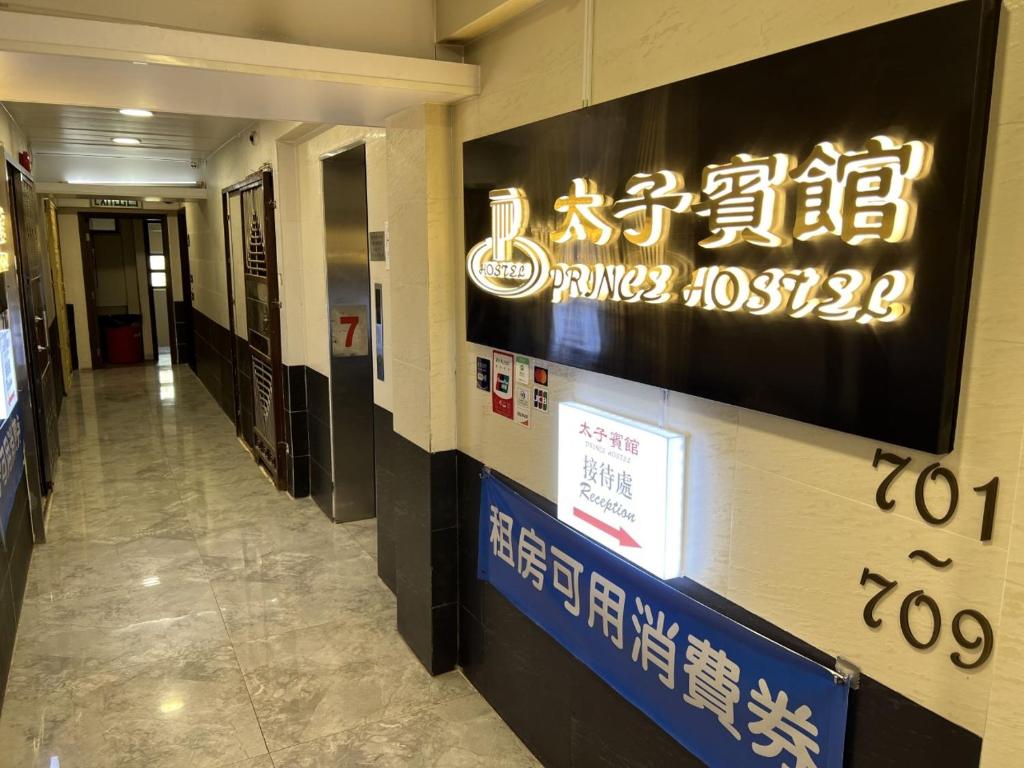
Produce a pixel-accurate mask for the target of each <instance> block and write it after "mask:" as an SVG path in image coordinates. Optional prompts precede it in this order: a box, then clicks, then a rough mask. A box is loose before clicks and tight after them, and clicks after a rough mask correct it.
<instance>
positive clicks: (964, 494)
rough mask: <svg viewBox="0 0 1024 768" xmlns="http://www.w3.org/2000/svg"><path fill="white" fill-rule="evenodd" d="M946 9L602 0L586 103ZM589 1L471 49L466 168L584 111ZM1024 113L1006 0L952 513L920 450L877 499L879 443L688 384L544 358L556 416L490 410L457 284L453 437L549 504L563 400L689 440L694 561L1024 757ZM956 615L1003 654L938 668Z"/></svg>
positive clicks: (739, 0)
mask: <svg viewBox="0 0 1024 768" xmlns="http://www.w3.org/2000/svg"><path fill="white" fill-rule="evenodd" d="M943 4H945V3H942V2H934V1H930V0H865V1H864V2H860V3H848V2H845V1H844V0H815V1H813V2H812V0H806V1H805V2H793V0H736V1H735V2H729V3H711V2H687V3H680V2H678V1H677V0H646V1H645V2H644V3H623V2H618V0H597V2H596V10H595V19H594V26H595V40H594V67H593V70H594V78H593V97H594V100H595V101H600V100H606V99H611V98H616V97H618V96H621V95H624V94H627V93H632V92H635V91H639V90H642V89H644V88H649V87H652V86H655V85H659V84H663V83H667V82H672V81H675V80H679V79H683V78H686V77H689V76H692V75H696V74H700V73H702V72H706V71H710V70H713V69H717V68H720V67H724V66H728V65H730V64H734V63H736V62H740V61H745V60H749V59H752V58H756V57H758V56H763V55H767V54H770V53H773V52H776V51H780V50H784V49H786V48H790V47H793V46H796V45H800V44H803V43H808V42H812V41H814V40H819V39H822V38H825V37H829V36H832V35H835V34H840V33H842V32H846V31H850V30H853V29H858V28H861V27H864V26H869V25H871V24H876V23H880V22H883V21H886V20H889V19H892V18H896V17H899V16H903V15H906V14H909V13H914V12H917V11H921V10H926V9H928V8H932V7H937V6H940V5H943ZM583 12H584V3H583V2H582V1H581V0H551V1H550V2H547V3H544V4H542V5H541V6H539V7H538V8H536V9H535V10H533V11H530V12H528V13H526V14H524V15H523V16H521V17H519V18H517V19H516V20H514V21H513V22H511V23H510V24H508V25H507V26H505V27H502V28H500V29H498V30H497V31H495V32H494V33H492V34H490V35H488V36H487V37H485V38H483V39H482V40H481V41H479V42H477V43H475V44H473V45H471V46H470V47H469V48H468V50H467V60H468V61H470V62H471V63H475V64H480V65H481V74H482V78H483V89H482V93H481V95H480V96H479V97H477V98H475V99H471V100H467V101H464V102H462V103H460V104H458V105H457V106H456V107H455V109H454V115H455V119H454V129H455V134H454V135H455V150H456V151H455V159H456V166H457V176H456V178H457V179H461V143H462V142H463V141H465V140H468V139H472V138H474V137H477V136H482V135H486V134H489V133H493V132H495V131H499V130H503V129H506V128H509V127H513V126H516V125H521V124H524V123H528V122H532V121H534V120H538V119H541V118H544V117H548V116H551V115H554V114H558V113H561V112H566V111H569V110H572V109H576V108H578V107H579V106H581V99H582V95H583V83H582V52H583V39H582V30H583V27H584V24H583ZM1022 125H1024V3H1022V2H1021V0H1011V1H1009V2H1006V3H1005V4H1004V13H1003V19H1002V25H1001V41H1000V57H999V72H998V73H997V76H996V94H995V101H994V107H993V116H992V126H991V136H990V141H989V158H988V164H987V169H986V177H985V186H984V199H983V210H982V216H981V224H980V237H979V246H978V259H977V268H976V279H975V286H974V296H973V302H972V309H971V316H970V326H969V340H968V346H967V351H966V358H965V374H964V379H963V392H962V397H961V409H960V416H959V421H958V427H957V440H956V448H955V450H954V451H953V453H952V454H951V455H949V456H948V457H945V458H943V464H944V465H945V466H948V467H950V468H951V469H953V470H954V471H955V472H956V474H957V476H958V478H959V480H960V486H961V494H960V509H959V512H958V513H957V515H956V516H955V517H954V519H953V521H952V522H951V523H950V524H949V525H947V526H945V527H942V528H934V527H931V526H928V525H926V524H925V523H924V522H923V521H922V520H921V519H920V517H919V516H918V515H917V512H916V510H915V507H914V504H913V492H914V483H915V478H916V474H917V471H919V470H920V469H923V468H924V466H925V465H926V464H928V463H930V462H931V461H933V460H934V458H933V457H929V456H927V455H925V454H920V453H917V452H913V451H906V450H904V449H902V448H898V447H894V446H884V447H885V448H886V449H888V450H893V451H894V452H896V453H898V454H903V455H911V456H913V463H912V468H913V469H912V470H911V471H908V472H907V473H905V474H904V476H902V477H901V479H900V480H899V481H898V482H897V483H896V485H895V486H894V489H893V492H892V496H893V498H895V499H896V501H897V504H896V507H895V509H894V510H893V511H892V512H883V511H881V510H879V509H878V508H877V506H876V505H875V503H874V494H875V489H876V487H877V485H878V483H879V482H880V480H881V479H882V477H883V470H875V469H873V468H872V466H871V459H872V456H873V454H874V451H875V448H876V447H878V443H876V442H875V441H871V440H866V439H863V438H859V437H854V436H850V435H845V434H841V433H837V432H832V431H829V430H825V429H822V428H818V427H814V426H809V425H806V424H802V423H798V422H794V421H788V420H785V419H781V418H778V417H774V416H768V415H765V414H761V413H756V412H752V411H747V410H743V409H740V408H736V407H733V406H728V405H723V404H719V403H714V402H709V401H705V400H701V399H699V398H694V397H690V396H687V395H683V394H679V393H667V392H664V391H662V390H659V389H655V388H652V387H647V386H643V385H639V384H633V383H629V382H625V381H619V380H615V379H611V378H609V377H606V376H602V375H599V374H592V373H588V372H584V371H579V370H573V369H568V368H565V367H563V366H557V365H552V366H550V368H551V379H552V385H551V392H550V396H551V401H552V402H551V408H552V412H551V414H550V415H543V414H538V413H537V412H536V411H535V412H534V418H533V424H532V425H531V427H530V428H528V429H527V428H523V427H521V426H519V425H517V424H515V423H513V422H512V421H509V420H507V419H503V418H500V417H497V416H495V415H492V414H491V413H490V396H489V394H487V393H485V392H482V391H479V390H477V389H476V388H475V358H476V356H477V355H489V354H490V350H489V349H484V348H481V347H477V346H475V345H472V344H469V343H466V342H464V341H461V340H462V339H465V296H464V291H463V289H462V288H461V285H462V283H461V282H460V281H459V280H456V281H455V283H454V284H455V285H456V287H457V288H456V306H455V320H456V323H457V327H458V334H459V335H458V339H459V340H460V341H459V343H458V347H457V361H458V373H457V390H458V446H459V448H460V449H462V450H463V451H465V452H467V453H469V454H470V455H472V456H474V457H476V458H478V459H480V460H481V461H483V462H485V463H486V464H489V465H491V466H493V467H495V468H497V469H498V470H500V471H502V472H503V473H505V474H507V475H509V476H511V477H512V478H513V479H515V480H517V481H519V482H521V483H524V484H525V485H527V486H529V487H531V488H533V489H534V490H536V491H538V492H540V493H543V494H544V495H546V496H548V497H549V498H553V497H554V496H555V477H556V469H557V468H556V466H555V464H556V454H555V421H556V416H555V409H556V406H557V403H558V401H560V400H565V399H573V400H580V401H583V402H587V403H592V404H594V405H597V406H601V407H606V408H609V409H611V410H614V411H616V412H618V413H623V414H625V415H629V416H634V417H637V418H641V419H644V420H646V421H650V422H653V423H658V424H664V425H667V426H669V427H671V428H673V429H677V430H679V431H682V432H685V433H686V434H688V435H689V452H688V453H689V456H688V465H687V498H686V504H687V522H686V525H687V537H686V552H685V560H684V562H685V568H686V572H687V575H689V576H690V577H692V578H694V579H695V580H697V581H699V582H701V583H703V584H705V585H707V586H708V587H710V588H712V589H714V590H715V591H717V592H719V593H721V594H723V595H724V596H726V597H727V598H729V599H730V600H733V601H735V602H737V603H739V604H740V605H742V606H744V607H745V608H747V609H749V610H751V611H753V612H755V613H757V614H759V615H761V616H763V617H764V618H766V619H768V620H770V621H772V622H774V623H775V624H778V625H779V626H781V627H783V628H784V629H786V630H788V631H790V632H792V633H794V634H796V635H798V636H800V637H802V638H803V639H805V640H807V641H809V642H811V643H813V644H815V645H817V646H819V647H821V648H823V649H826V650H827V651H829V652H832V653H835V654H841V655H843V656H845V657H848V658H850V659H851V660H853V661H854V662H855V663H858V664H859V665H861V667H862V668H863V670H864V672H865V673H866V674H868V675H870V676H872V677H874V678H876V679H878V680H880V681H881V682H882V683H884V684H886V685H889V686H891V687H893V688H895V689H896V690H898V691H900V692H901V693H903V694H904V695H906V696H908V697H910V698H911V699H913V700H915V701H917V702H919V703H920V704H922V705H924V706H927V707H928V708H930V709H932V710H934V711H936V712H938V713H940V714H942V715H944V716H945V717H947V718H949V719H950V720H952V721H954V722H956V723H958V724H960V725H962V726H964V727H966V728H968V729H970V730H971V731H973V732H975V733H977V734H980V735H983V736H984V737H985V740H986V742H985V765H988V766H1006V765H1012V764H1015V761H1019V755H1020V754H1021V752H1024V733H1022V732H1021V731H1020V728H1019V722H1017V725H1016V727H1014V723H1015V720H1014V717H1015V716H1016V717H1018V718H1019V714H1015V713H1019V711H1020V707H1019V701H1020V700H1021V699H1022V698H1024V661H1022V660H1021V659H1022V658H1024V655H1022V653H1021V651H1024V512H1021V513H1018V514H1015V513H1017V510H1018V509H1019V503H1018V501H1017V499H1016V498H1015V497H1020V494H1021V493H1022V492H1021V491H1019V490H1018V488H1019V485H1020V483H1019V479H1020V477H1021V449H1022V439H1024V394H1022V387H1021V382H1022V381H1024V311H1022V310H1021V307H1022V306H1024V304H1022V303H1021V301H1020V300H1019V298H1018V297H1017V292H1018V291H1019V290H1020V289H1021V287H1022V286H1024V266H1022V264H1024V259H1022V258H1021V254H1022V253H1024V216H1021V211H1024V191H1022V190H1024V128H1022ZM456 188H458V187H456ZM454 204H455V207H456V211H457V215H456V221H457V222H459V223H460V224H459V226H458V227H456V229H455V233H454V234H455V241H456V247H455V249H454V253H453V257H452V259H453V262H452V263H453V265H454V268H455V269H456V270H458V271H460V272H461V270H462V268H463V266H462V259H463V256H462V254H464V253H465V243H463V242H462V240H463V237H462V231H461V221H462V215H461V214H462V212H461V200H460V199H459V197H458V196H456V198H455V200H454ZM513 351H514V350H513ZM996 475H998V476H999V478H1000V496H999V504H998V509H997V515H996V524H995V531H994V537H993V541H992V542H991V543H989V544H982V543H980V542H979V541H978V530H979V527H980V515H981V497H980V495H979V494H976V493H975V492H974V491H972V490H971V489H972V487H974V486H977V485H980V484H982V483H984V482H986V481H987V480H989V479H990V478H991V477H993V476H996ZM931 493H932V492H931V491H929V495H930V496H931ZM936 503H938V502H936ZM1015 518H1016V519H1017V522H1016V523H1014V520H1015ZM916 548H924V549H929V550H930V551H932V552H935V553H941V555H942V556H949V557H952V558H953V560H954V563H955V564H954V567H953V568H952V569H950V570H949V571H946V572H941V573H940V572H938V571H934V570H933V569H931V568H929V567H927V566H925V565H923V564H921V563H920V562H912V561H910V560H909V559H908V557H907V555H908V553H909V551H910V550H911V549H916ZM1008 549H1009V550H1010V551H1011V552H1012V557H1010V558H1009V559H1008V558H1007V552H1008ZM865 566H867V567H870V568H872V569H873V570H875V571H877V572H879V573H882V574H884V575H885V576H887V577H888V578H890V579H898V580H899V582H900V588H899V589H898V590H897V593H898V595H899V596H898V597H895V598H891V599H890V600H889V601H888V602H886V603H883V604H882V607H881V608H880V614H881V615H882V617H883V619H884V620H885V623H884V624H883V626H882V627H881V628H880V629H878V630H871V629H869V628H868V627H867V626H866V625H865V624H864V622H863V619H862V617H861V611H862V610H863V607H864V603H865V602H866V600H867V599H868V597H870V596H871V595H872V594H873V593H874V590H873V589H872V590H868V589H865V588H863V587H861V586H860V584H859V578H860V575H861V571H862V569H863V568H864V567H865ZM904 587H906V588H904ZM917 588H922V589H925V590H926V591H927V593H928V594H930V595H931V596H932V597H934V598H935V599H936V601H937V602H938V603H939V605H940V606H941V608H942V610H943V615H944V623H945V628H944V632H943V634H942V637H941V639H940V641H939V643H938V645H937V646H936V647H935V648H933V649H932V650H931V651H929V652H920V651H916V650H914V649H913V648H911V647H910V646H909V645H908V644H907V643H906V642H905V641H904V640H903V638H902V636H901V634H900V632H899V627H898V607H899V601H900V600H902V597H903V596H904V595H905V594H906V593H907V592H909V591H911V590H913V589H917ZM967 607H972V608H976V609H978V610H980V611H982V612H983V613H985V614H986V615H987V616H988V617H989V618H990V619H991V620H992V622H993V624H994V625H996V649H997V650H996V654H995V657H994V658H993V659H992V660H990V661H989V663H988V664H986V665H985V666H984V667H983V668H981V669H980V670H978V671H975V672H965V671H961V670H958V669H956V668H955V667H954V666H953V665H952V664H951V663H950V660H949V654H950V653H951V652H952V651H954V650H957V647H956V646H955V644H954V643H953V640H952V634H951V632H950V631H949V626H948V625H949V619H951V618H952V616H953V614H954V613H955V612H956V611H958V610H960V609H962V608H967ZM990 694H991V705H990ZM1011 756H1015V757H1013V759H1011Z"/></svg>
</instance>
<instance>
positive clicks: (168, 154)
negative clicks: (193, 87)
mask: <svg viewBox="0 0 1024 768" xmlns="http://www.w3.org/2000/svg"><path fill="white" fill-rule="evenodd" d="M6 106H7V109H8V111H9V112H10V113H11V115H12V116H13V117H14V119H15V121H16V122H17V123H18V125H19V126H21V129H22V130H23V131H24V132H25V133H26V134H27V135H28V136H29V138H30V139H31V142H32V151H33V154H34V155H36V157H39V156H40V155H52V154H64V155H92V156H101V157H121V158H132V159H137V158H151V159H156V160H193V159H196V160H203V159H205V158H206V157H207V156H208V155H209V154H210V153H211V152H213V151H214V150H215V149H217V148H218V147H220V146H221V145H222V144H224V143H225V142H226V141H228V140H229V139H231V138H232V137H233V136H235V135H236V134H238V133H239V132H241V131H242V130H243V129H245V128H246V127H248V126H249V125H250V124H251V122H252V121H251V120H248V119H245V118H237V117H206V116H201V115H172V114H166V113H156V114H154V116H153V117H125V116H124V115H121V114H120V113H119V112H118V111H117V110H116V109H113V108H111V109H104V108H98V107H72V106H63V105H55V104H26V103H24V102H11V101H9V102H6ZM115 136H129V137H133V138H137V139H139V140H140V141H141V142H142V143H141V144H140V145H138V146H118V145H117V144H114V143H113V142H112V141H111V140H112V139H113V138H114V137H115Z"/></svg>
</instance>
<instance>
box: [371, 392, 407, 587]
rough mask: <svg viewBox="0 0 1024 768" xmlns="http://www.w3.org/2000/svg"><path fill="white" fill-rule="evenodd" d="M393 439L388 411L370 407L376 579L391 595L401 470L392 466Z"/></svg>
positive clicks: (395, 442) (394, 455) (392, 427)
mask: <svg viewBox="0 0 1024 768" xmlns="http://www.w3.org/2000/svg"><path fill="white" fill-rule="evenodd" d="M397 438H398V435H396V434H395V430H394V416H393V415H392V413H391V411H389V410H387V409H385V408H381V407H380V406H379V405H374V407H373V463H374V477H375V482H376V484H377V575H378V576H380V578H381V581H383V582H384V583H385V584H387V585H388V589H390V590H391V591H392V592H394V591H395V590H396V589H397V587H396V585H395V575H396V574H395V490H396V485H397V482H398V478H400V477H401V476H402V472H401V469H400V468H399V467H398V466H397V465H396V463H395V457H396V455H397Z"/></svg>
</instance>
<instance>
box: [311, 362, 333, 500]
mask: <svg viewBox="0 0 1024 768" xmlns="http://www.w3.org/2000/svg"><path fill="white" fill-rule="evenodd" d="M330 392H331V385H330V382H329V381H328V380H327V377H326V376H324V375H323V374H322V373H320V372H319V371H315V370H313V369H312V368H308V367H307V368H306V413H307V419H306V427H307V435H308V438H309V494H310V496H312V497H313V500H314V501H315V502H316V504H317V506H318V507H320V509H321V510H323V513H324V514H325V515H327V516H328V517H331V504H332V495H333V492H334V483H333V480H332V479H331V478H332V476H331V399H330Z"/></svg>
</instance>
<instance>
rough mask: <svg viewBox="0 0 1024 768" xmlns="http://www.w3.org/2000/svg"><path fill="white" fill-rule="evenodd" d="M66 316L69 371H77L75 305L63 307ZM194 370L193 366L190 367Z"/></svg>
mask: <svg viewBox="0 0 1024 768" xmlns="http://www.w3.org/2000/svg"><path fill="white" fill-rule="evenodd" d="M65 309H66V311H67V315H68V343H69V344H70V345H71V370H72V371H77V370H78V332H77V331H76V330H75V305H74V304H68V305H67V306H66V307H65ZM192 370H195V366H194V365H193V366H192Z"/></svg>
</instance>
